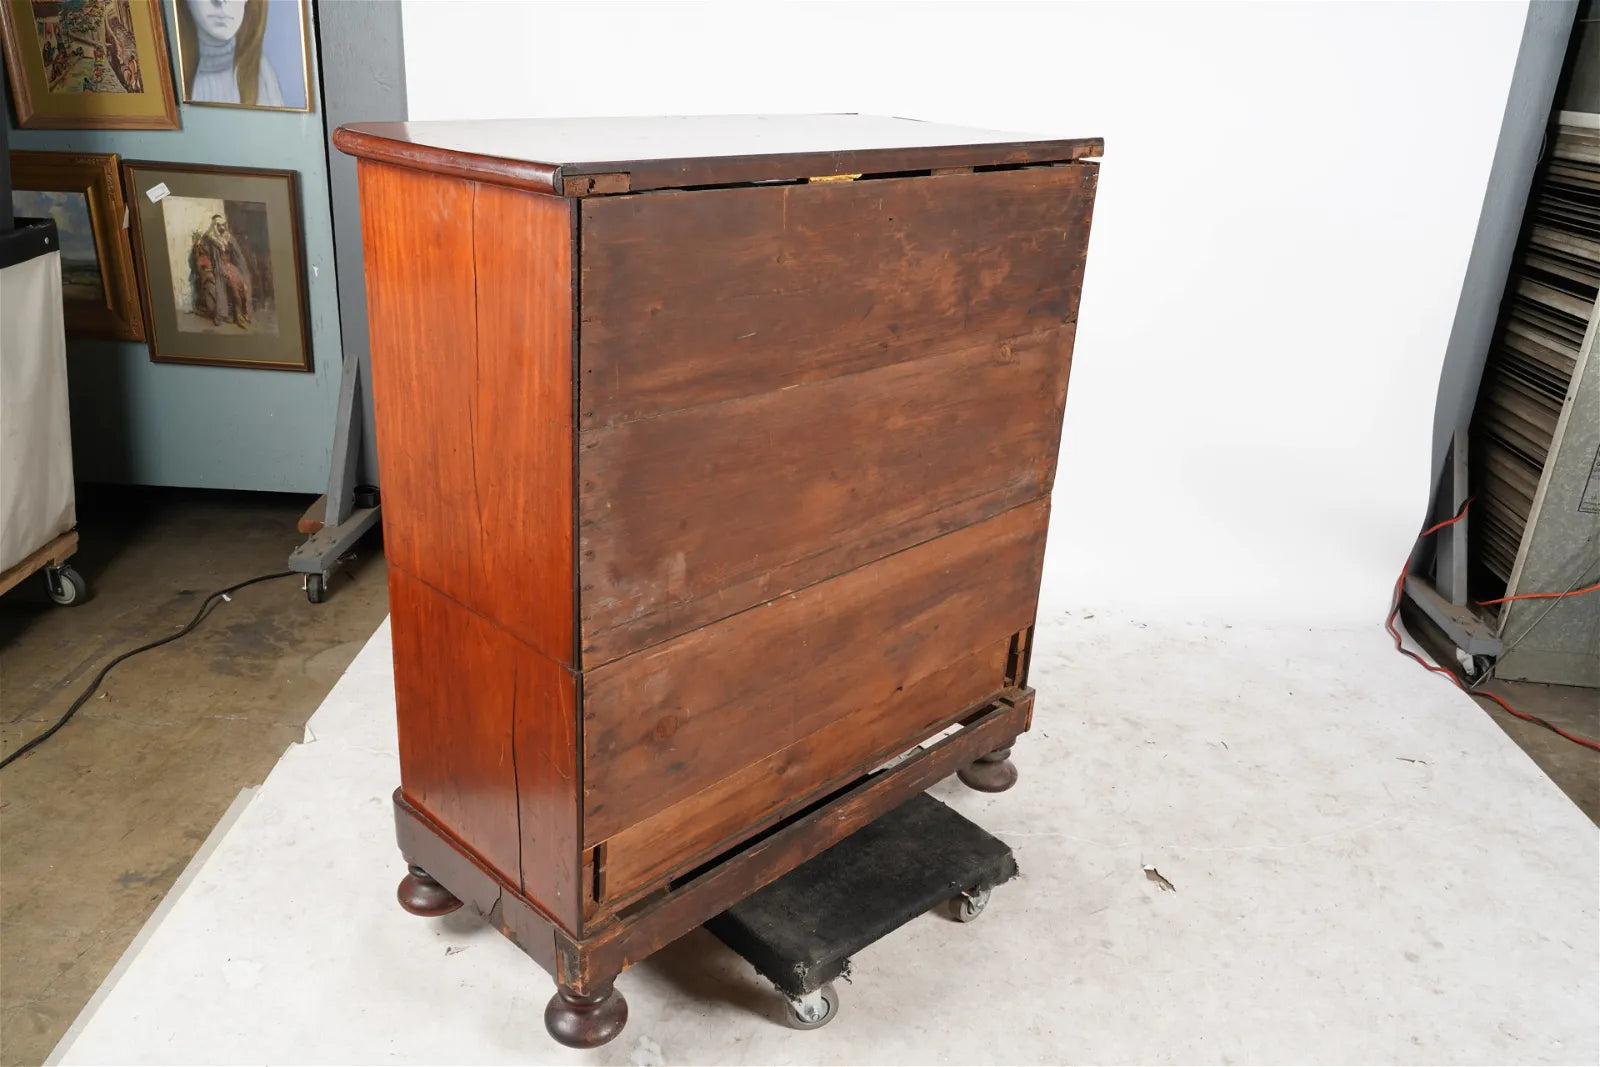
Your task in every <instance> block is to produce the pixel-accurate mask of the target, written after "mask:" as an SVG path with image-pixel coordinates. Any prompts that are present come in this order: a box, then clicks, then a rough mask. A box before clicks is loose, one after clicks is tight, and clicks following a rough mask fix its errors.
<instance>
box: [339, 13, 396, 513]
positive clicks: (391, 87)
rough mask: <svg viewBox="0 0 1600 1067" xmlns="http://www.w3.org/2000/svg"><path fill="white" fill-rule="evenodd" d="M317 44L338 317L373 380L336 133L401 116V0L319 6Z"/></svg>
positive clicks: (364, 471) (369, 461)
mask: <svg viewBox="0 0 1600 1067" xmlns="http://www.w3.org/2000/svg"><path fill="white" fill-rule="evenodd" d="M321 15H322V20H321V22H322V26H321V28H322V35H321V36H322V46H323V48H324V49H325V50H326V52H327V66H326V69H325V71H324V73H323V91H324V95H325V97H326V104H327V108H326V111H325V113H324V119H325V121H326V123H327V131H328V138H329V140H328V166H329V174H330V178H331V180H330V183H329V192H330V193H331V195H332V198H333V250H334V258H335V260H336V262H337V264H338V268H339V269H338V274H339V316H340V318H341V319H342V320H343V323H344V353H345V358H346V359H359V360H360V361H361V371H362V380H363V382H370V381H372V357H371V351H372V350H371V344H370V338H369V335H368V333H367V286H366V279H365V277H364V273H363V270H364V268H363V264H362V245H361V201H360V189H359V188H358V186H357V183H356V161H355V159H354V158H353V157H351V156H347V155H345V154H344V153H343V152H341V151H339V150H338V149H336V148H334V147H333V140H332V138H333V131H334V130H336V129H338V128H339V127H340V126H342V125H344V124H345V123H349V122H387V121H397V120H402V119H404V118H405V117H406V65H405V42H404V40H403V38H402V30H401V18H400V3H399V0H367V2H365V3H351V2H348V0H341V2H335V3H325V4H323V6H322V8H321ZM362 410H363V417H362V429H363V433H362V454H361V466H360V471H361V480H362V481H365V482H370V483H373V484H376V483H377V481H378V453H377V449H376V447H375V446H374V440H375V438H374V437H373V432H372V427H373V423H372V390H371V389H370V388H364V389H363V390H362Z"/></svg>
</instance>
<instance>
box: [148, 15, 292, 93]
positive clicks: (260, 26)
mask: <svg viewBox="0 0 1600 1067" xmlns="http://www.w3.org/2000/svg"><path fill="white" fill-rule="evenodd" d="M172 15H173V19H174V21H175V22H176V24H177V27H178V68H179V70H181V71H182V72H183V102H184V103H186V104H205V105H209V106H214V107H246V108H256V109H260V110H266V111H310V110H311V48H310V45H309V41H310V37H311V24H310V13H309V11H308V10H307V2H306V0H172Z"/></svg>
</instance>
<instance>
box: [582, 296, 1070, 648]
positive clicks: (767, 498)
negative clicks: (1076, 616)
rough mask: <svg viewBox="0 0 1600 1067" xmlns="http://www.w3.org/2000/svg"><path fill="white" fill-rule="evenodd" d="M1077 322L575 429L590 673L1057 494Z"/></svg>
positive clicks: (585, 641)
mask: <svg viewBox="0 0 1600 1067" xmlns="http://www.w3.org/2000/svg"><path fill="white" fill-rule="evenodd" d="M1071 348H1072V326H1071V325H1065V326H1062V325H1053V326H1050V327H1048V328H1046V329H1044V330H1043V331H1040V332H1038V333H1034V334H1031V335H1028V336H1025V337H1022V338H1019V339H1016V340H1008V341H1003V342H1000V343H998V344H996V343H994V342H992V341H984V342H980V343H978V344H975V345H974V344H969V345H964V346H962V347H958V348H955V349H953V350H949V351H945V352H942V353H940V354H938V355H931V356H928V357H927V358H923V359H917V360H912V361H908V362H903V363H895V364H891V365H888V366H884V367H876V368H873V369H872V370H869V371H866V372H863V373H860V374H853V375H848V376H845V377H842V378H831V379H825V380H822V381H816V382H811V383H808V384H805V385H801V386H797V387H795V388H791V389H784V390H778V391H776V392H771V393H765V394H762V395H759V396H752V397H743V398H740V399H737V400H730V401H728V402H726V403H722V404H715V405H710V406H706V407H697V408H690V409H687V410H682V411H677V412H673V413H670V414H666V415H661V416H659V417H657V418H651V419H642V420H638V421H634V422H627V423H622V424H619V425H616V426H612V427H608V428H606V429H601V430H594V431H589V432H587V433H584V434H582V435H581V437H580V442H579V451H578V468H579V526H578V539H579V552H580V554H581V560H582V568H581V569H582V574H581V585H580V614H581V627H582V635H583V648H582V657H583V665H584V667H585V668H593V667H596V666H600V665H602V664H604V663H607V662H609V661H611V660H614V659H617V658H619V657H621V656H624V655H627V654H628V653H630V652H634V651H637V650H638V649H640V648H644V647H647V646H649V645H653V644H656V643H659V642H660V641H663V640H666V639H667V638H670V637H673V636H676V635H678V634H681V633H685V632H687V631H689V630H691V629H694V628H696V627H699V626H704V625H706V624H707V623H710V622H713V621H715V620H717V619H720V618H726V617H727V616H729V615H732V614H734V613H736V612H739V611H742V610H744V609H745V608H748V607H750V606H751V605H754V604H759V603H762V602H764V601H767V600H771V599H772V598H774V597H776V596H780V595H782V594H785V593H788V592H790V591H792V590H794V589H797V588H800V587H802V586H805V585H809V584H811V583H813V582H816V581H820V580H822V579H824V578H827V577H828V576H830V575H833V574H838V573H841V572H843V571H847V570H850V569H852V568H854V567H857V566H860V565H862V564H864V563H867V562H870V561H871V560H874V559H879V558H881V557H883V556H885V555H888V554H889V553H892V552H896V551H899V550H900V549H903V548H906V547H908V546H910V545H914V544H917V543H919V542H922V541H926V540H928V539H929V538H932V537H935V536H938V535H939V534H942V533H946V532H948V531H950V530H955V529H959V528H961V527H963V526H967V525H970V524H972V523H974V522H980V521H982V520H984V519H987V518H990V517H992V516H994V515H997V514H999V513H1001V512H1003V511H1007V510H1009V509H1011V508H1013V507H1016V506H1017V505H1019V504H1022V503H1025V502H1027V501H1029V500H1034V499H1037V498H1039V497H1041V496H1043V495H1045V494H1047V493H1048V492H1049V490H1050V480H1051V477H1052V474H1053V470H1054V457H1055V454H1056V447H1057V443H1058V441H1059V438H1060V433H1061V414H1062V406H1063V404H1064V402H1065V399H1066V389H1067V374H1068V367H1069V364H1070V360H1071Z"/></svg>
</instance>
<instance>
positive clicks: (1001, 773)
mask: <svg viewBox="0 0 1600 1067" xmlns="http://www.w3.org/2000/svg"><path fill="white" fill-rule="evenodd" d="M956 777H958V778H960V779H961V781H962V783H963V784H964V785H966V786H968V787H970V788H972V789H976V790H979V791H980V792H984V793H1004V792H1005V791H1006V790H1007V789H1010V788H1011V787H1012V786H1014V785H1016V784H1017V767H1016V764H1014V763H1012V762H1011V746H1010V745H1007V746H1006V747H1005V748H997V749H995V750H994V751H993V752H991V753H989V754H988V755H987V756H979V757H978V758H977V760H975V761H974V762H973V763H971V764H970V765H969V766H966V767H963V768H961V769H960V770H959V771H957V772H956Z"/></svg>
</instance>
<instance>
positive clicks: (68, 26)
mask: <svg viewBox="0 0 1600 1067" xmlns="http://www.w3.org/2000/svg"><path fill="white" fill-rule="evenodd" d="M0 47H3V49H4V51H5V57H6V71H7V73H8V74H9V75H10V78H11V100H12V102H13V104H14V105H15V106H16V109H17V125H18V126H20V127H21V128H22V129H25V130H32V129H82V130H175V129H177V128H178V105H177V103H176V101H175V100H174V99H173V92H172V68H171V67H170V66H169V64H168V61H167V30H166V27H165V26H164V25H163V24H162V20H161V7H160V5H159V3H158V0H0Z"/></svg>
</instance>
